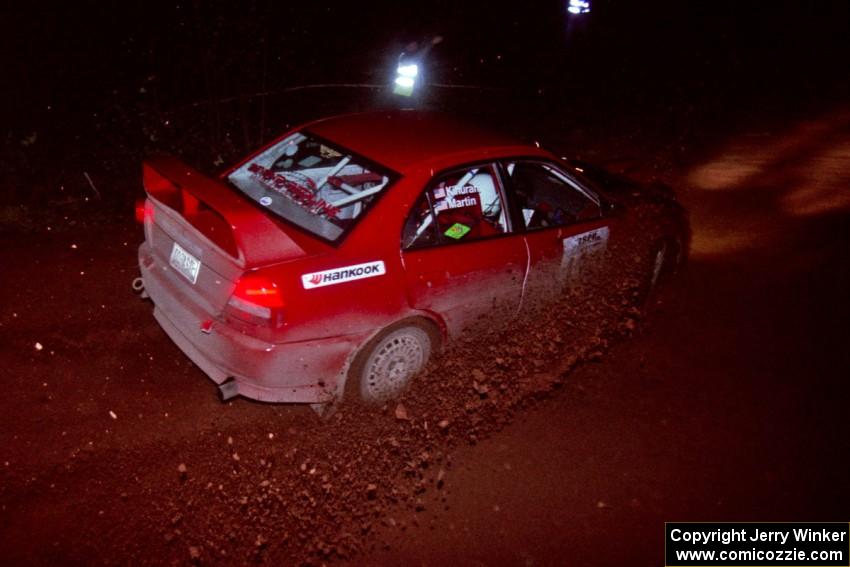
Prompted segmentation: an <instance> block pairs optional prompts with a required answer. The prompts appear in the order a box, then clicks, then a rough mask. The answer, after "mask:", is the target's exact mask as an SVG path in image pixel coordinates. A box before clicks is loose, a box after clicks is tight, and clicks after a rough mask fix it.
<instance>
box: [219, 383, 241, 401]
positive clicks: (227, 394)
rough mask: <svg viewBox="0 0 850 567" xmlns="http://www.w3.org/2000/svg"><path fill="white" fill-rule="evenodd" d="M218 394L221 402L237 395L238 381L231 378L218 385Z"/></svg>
mask: <svg viewBox="0 0 850 567" xmlns="http://www.w3.org/2000/svg"><path fill="white" fill-rule="evenodd" d="M218 395H219V397H220V398H221V401H222V402H226V401H227V400H230V399H232V398H235V397H236V396H238V395H239V383H238V382H237V381H236V380H234V379H233V378H229V379H228V380H226V381H224V382H222V383H221V384H219V385H218Z"/></svg>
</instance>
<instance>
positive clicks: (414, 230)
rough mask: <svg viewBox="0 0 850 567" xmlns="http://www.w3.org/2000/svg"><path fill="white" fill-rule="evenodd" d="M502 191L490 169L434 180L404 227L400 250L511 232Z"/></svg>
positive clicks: (477, 168)
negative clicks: (401, 248)
mask: <svg viewBox="0 0 850 567" xmlns="http://www.w3.org/2000/svg"><path fill="white" fill-rule="evenodd" d="M506 213H507V211H506V208H505V204H504V198H503V196H502V191H501V189H500V187H499V181H498V178H497V176H496V171H495V168H494V167H493V166H492V165H479V166H475V167H471V168H465V169H460V170H457V171H453V172H451V173H448V174H445V175H441V176H440V177H438V178H436V179H435V180H434V181H433V182H432V183H431V184H429V186H428V189H426V190H425V192H424V193H423V194H422V195H421V196H420V197H419V199H418V200H417V202H416V204H415V205H414V206H413V208H412V210H411V212H410V216H409V217H408V219H407V222H406V223H405V225H404V233H403V235H402V247H403V248H420V247H427V246H433V245H435V244H445V243H452V242H465V241H470V240H477V239H479V238H486V237H488V236H493V235H498V234H502V233H506V232H509V231H510V227H509V225H508V221H507V214H506Z"/></svg>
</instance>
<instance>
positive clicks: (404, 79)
mask: <svg viewBox="0 0 850 567" xmlns="http://www.w3.org/2000/svg"><path fill="white" fill-rule="evenodd" d="M395 72H396V78H395V87H394V88H393V92H394V93H395V94H397V95H401V96H411V95H412V94H413V88H414V87H415V86H416V76H417V75H419V66H418V65H417V64H416V63H409V64H407V65H399V66H398V67H397V68H396V71H395Z"/></svg>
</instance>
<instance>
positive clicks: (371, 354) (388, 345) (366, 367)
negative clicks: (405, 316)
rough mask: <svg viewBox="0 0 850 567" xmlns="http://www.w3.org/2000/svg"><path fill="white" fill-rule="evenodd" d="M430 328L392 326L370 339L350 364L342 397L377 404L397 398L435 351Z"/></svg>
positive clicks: (416, 323)
mask: <svg viewBox="0 0 850 567" xmlns="http://www.w3.org/2000/svg"><path fill="white" fill-rule="evenodd" d="M435 335H436V334H435V332H434V330H433V329H431V328H429V326H426V325H424V324H419V323H418V322H412V321H411V322H403V323H399V324H397V325H393V326H391V327H389V328H387V329H385V330H384V331H382V332H381V333H379V334H378V335H377V336H376V337H374V338H373V339H372V340H370V341H369V342H368V343H366V345H365V346H364V347H363V348H362V349H361V350H360V352H359V353H358V354H357V356H356V357H355V359H354V362H353V363H352V365H351V368H350V369H349V372H348V379H347V381H346V397H347V398H349V397H350V398H354V399H357V400H359V401H361V402H363V403H365V404H367V405H380V404H382V403H384V402H386V401H388V400H392V399H394V398H397V397H398V396H399V395H401V393H402V392H404V390H406V389H407V387H408V386H410V383H411V382H412V380H413V378H414V377H415V376H416V375H417V374H418V373H419V372H420V371H421V370H422V369H423V368H424V367H425V365H426V364H427V363H428V360H429V358H430V357H431V354H432V353H433V352H434V351H435V350H436V348H437V341H438V338H437V336H435Z"/></svg>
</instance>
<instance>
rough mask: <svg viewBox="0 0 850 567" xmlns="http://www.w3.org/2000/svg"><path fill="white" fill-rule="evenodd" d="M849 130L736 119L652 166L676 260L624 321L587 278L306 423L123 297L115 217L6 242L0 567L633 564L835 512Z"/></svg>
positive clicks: (122, 226) (847, 363)
mask: <svg viewBox="0 0 850 567" xmlns="http://www.w3.org/2000/svg"><path fill="white" fill-rule="evenodd" d="M848 133H850V130H848V127H847V118H846V114H843V113H841V112H833V113H825V114H823V115H820V116H817V117H815V118H813V119H810V120H808V121H805V122H799V123H795V124H780V123H777V125H775V126H773V127H771V129H770V130H769V131H737V132H733V133H732V134H731V135H730V137H729V139H728V140H727V141H726V142H725V143H723V144H721V145H720V147H718V148H717V149H716V151H713V152H703V153H701V154H700V155H699V157H697V156H696V155H694V156H692V163H691V164H690V165H689V166H688V167H681V168H680V169H678V170H673V171H668V172H667V174H666V175H667V180H668V181H673V182H674V185H676V186H677V188H679V192H680V195H681V196H682V198H683V200H684V201H685V203H686V205H688V207H689V208H690V210H691V214H692V221H693V226H694V242H693V254H692V258H691V262H690V264H689V266H688V268H687V269H686V271H685V272H684V273H682V274H680V275H679V277H678V278H676V279H674V280H673V281H672V282H671V283H670V284H669V285H668V287H667V288H666V289H665V290H663V291H662V293H661V295H660V296H658V297H657V299H656V302H655V305H654V306H653V308H652V309H651V311H652V312H651V314H650V316H649V317H648V318H647V319H645V320H642V321H640V322H638V321H637V319H636V318H629V317H627V316H624V312H623V309H620V308H621V307H622V305H620V304H619V303H618V302H617V300H618V299H619V296H617V295H616V294H617V293H621V292H622V293H628V289H627V288H623V289H622V290H620V289H614V290H613V291H612V293H614V295H612V296H610V297H611V305H610V307H611V309H608V308H607V307H606V306H605V305H601V306H594V309H591V310H585V311H584V313H586V314H587V316H588V319H587V320H586V321H582V320H576V319H570V320H571V321H573V325H572V326H571V327H569V326H567V327H565V326H563V325H561V327H559V329H560V331H562V332H563V335H562V336H560V340H555V339H556V337H555V336H554V335H552V334H551V332H552V331H553V327H551V326H549V323H548V322H547V323H545V324H543V323H541V326H540V330H539V331H538V332H540V333H542V335H541V336H540V337H537V339H534V337H533V336H532V337H531V338H532V340H531V341H530V342H529V340H528V339H529V336H530V335H533V333H534V330H533V329H531V328H529V327H525V328H522V327H521V328H518V329H517V330H516V331H517V332H516V333H515V334H514V335H513V336H511V335H507V336H502V339H503V341H502V342H498V343H495V342H494V343H489V344H491V345H492V348H491V351H492V352H489V353H485V354H486V355H487V356H486V357H484V358H481V359H476V358H474V357H473V358H471V359H469V360H467V361H465V362H464V363H463V364H460V363H458V362H457V359H456V358H450V359H449V360H447V361H444V362H443V366H442V367H440V368H441V370H442V371H445V372H448V373H449V374H450V375H451V376H453V377H455V378H457V379H454V380H450V381H446V382H445V383H444V382H442V381H440V380H439V378H440V376H441V375H440V374H439V373H436V374H435V373H433V372H432V374H430V375H428V376H426V377H425V378H424V379H423V380H422V381H421V383H420V385H419V386H418V387H420V388H428V391H429V392H430V393H431V394H430V395H431V396H432V397H431V401H434V400H436V401H437V402H438V403H435V404H434V403H426V401H425V400H424V399H423V398H421V397H417V396H416V395H415V394H416V393H417V391H416V390H414V392H412V393H411V395H410V396H408V397H407V398H405V399H404V400H402V404H401V405H399V406H397V405H392V406H388V407H386V408H384V409H383V410H382V411H378V412H373V413H370V414H364V413H362V412H358V411H356V410H355V409H347V408H345V407H343V408H342V409H341V410H340V411H339V412H337V414H335V415H334V416H333V417H332V418H330V419H329V420H327V421H321V420H319V419H318V418H317V417H316V416H315V415H314V414H313V413H312V412H311V411H310V410H309V409H308V408H303V407H292V406H274V405H264V404H257V403H251V402H248V401H245V400H237V401H232V402H229V403H227V404H221V403H220V402H219V401H218V399H217V398H216V396H215V390H214V387H213V385H212V383H211V382H210V381H209V380H208V379H206V378H205V377H204V375H203V374H202V373H201V372H200V371H199V370H198V369H197V368H195V367H194V366H193V365H192V364H191V363H190V362H189V361H188V360H187V359H186V358H185V357H184V356H183V355H182V354H181V353H180V351H179V350H178V349H177V348H176V347H175V346H174V345H173V344H172V343H171V342H170V341H169V340H168V339H167V337H166V336H165V335H164V333H162V331H161V330H160V329H159V328H158V326H157V325H156V323H155V322H154V320H153V318H152V316H151V306H150V304H148V303H145V302H142V301H139V300H138V299H137V298H136V297H134V296H133V295H132V294H131V292H130V288H129V282H130V280H131V279H132V278H133V277H135V276H136V273H137V269H136V267H135V249H136V247H137V245H138V243H139V242H140V239H141V231H140V230H139V229H138V228H137V227H136V226H134V225H132V224H131V223H129V222H126V223H120V222H116V221H115V220H113V221H112V222H106V223H89V224H88V225H85V226H81V225H80V224H77V222H78V221H75V220H73V219H74V218H77V217H73V216H72V217H70V218H69V219H61V220H57V221H56V222H55V223H53V224H52V226H50V229H49V230H47V229H46V227H45V228H44V229H41V230H38V231H31V232H28V233H23V234H7V235H5V236H3V237H2V238H3V241H2V243H0V245H1V246H0V266H2V276H0V296H2V297H3V298H4V301H3V304H2V307H0V360H3V361H4V364H5V366H6V367H7V379H6V381H5V385H6V392H5V396H4V397H3V401H2V402H0V404H1V405H0V410H2V415H3V418H2V420H3V425H4V426H3V428H2V432H0V451H2V455H0V465H2V466H0V525H2V526H3V528H2V529H0V552H1V553H0V555H2V556H3V557H4V558H6V559H5V560H6V561H8V562H9V563H16V564H20V563H34V564H57V563H92V562H93V563H104V564H115V563H121V564H126V563H133V564H141V563H152V564H161V563H176V564H187V563H193V562H194V563H203V564H242V563H247V562H251V561H256V562H259V563H265V564H288V563H297V562H300V561H310V562H313V563H323V562H331V563H342V564H344V563H345V562H347V561H348V562H351V563H352V564H426V565H431V564H437V563H440V562H445V561H447V560H453V561H462V562H464V563H469V564H514V565H515V564H521V565H556V564H558V565H560V564H564V563H565V562H567V563H570V564H588V565H594V564H599V565H602V564H612V565H613V564H618V565H621V564H638V565H640V564H647V565H653V564H658V563H659V561H660V558H661V555H662V553H663V540H662V534H663V522H664V521H665V520H846V519H847V518H846V512H847V510H848V496H847V488H848V483H847V478H846V473H845V471H846V464H847V463H846V460H847V454H848V448H850V447H848V442H847V432H848V431H847V429H848V428H847V425H846V419H845V418H844V417H843V412H844V409H845V406H846V400H847V393H848V385H847V380H846V378H847V376H848V370H850V360H848V351H847V348H846V342H847V338H848V333H847V330H846V329H847V326H846V325H847V323H846V322H847V321H848V316H850V300H848V297H847V293H846V290H847V289H848V288H850V285H848V284H850V269H848V267H847V266H848V260H850V258H848V256H850V252H848V248H847V242H849V241H850V240H848V239H849V238H850V234H848V232H850V231H848V228H847V227H848V223H847V209H848V205H850V201H848V199H847V197H846V195H847V193H846V187H847V182H848V162H850V155H848V149H847V148H848V143H850V142H848V140H850V138H848ZM702 158H704V159H702ZM651 166H652V163H651V162H650V163H649V164H647V167H650V168H651ZM83 213H84V211H83ZM615 308H616V309H615ZM555 315H556V317H555V319H556V320H557V319H558V317H557V315H558V314H555ZM626 315H628V310H626ZM599 321H607V323H606V324H605V325H602V326H601V327H600V326H599ZM629 321H632V322H631V323H629ZM600 329H601V330H600ZM633 332H634V334H636V336H633V337H631V338H630V339H629V340H625V341H623V340H620V339H621V338H623V337H624V335H626V334H632V333H633ZM530 344H536V345H537V347H536V349H535V350H528V348H529V345H530ZM479 349H480V345H479ZM461 352H462V351H461ZM481 360H489V361H490V363H489V364H490V365H489V366H485V365H483V364H480V363H479V362H480V361H481ZM507 375H511V376H513V377H514V379H515V382H512V383H511V384H510V385H509V386H510V387H508V385H506V383H505V377H506V376H507ZM517 385H518V386H519V387H517Z"/></svg>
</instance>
